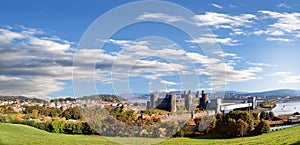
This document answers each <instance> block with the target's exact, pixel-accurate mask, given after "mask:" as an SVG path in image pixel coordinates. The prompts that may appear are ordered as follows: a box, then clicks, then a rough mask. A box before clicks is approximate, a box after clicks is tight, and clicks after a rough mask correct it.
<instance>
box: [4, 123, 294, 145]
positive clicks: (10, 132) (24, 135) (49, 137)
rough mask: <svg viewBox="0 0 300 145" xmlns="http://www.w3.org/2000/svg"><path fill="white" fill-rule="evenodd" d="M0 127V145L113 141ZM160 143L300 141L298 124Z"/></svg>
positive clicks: (27, 128) (22, 128)
mask: <svg viewBox="0 0 300 145" xmlns="http://www.w3.org/2000/svg"><path fill="white" fill-rule="evenodd" d="M0 130H1V131H0V136H1V138H0V144H1V145H2V144H4V145H6V144H9V145H19V144H20V145H26V144H47V145H51V144H55V145H56V144H72V145H73V144H78V145H79V144H80V145H81V144H86V145H88V144H99V145H100V144H115V143H112V142H110V141H108V140H107V139H106V138H104V137H101V136H88V135H65V134H54V133H48V132H46V131H42V130H38V129H35V128H33V127H29V126H25V125H19V124H4V123H0ZM16 137H17V138H18V139H16ZM130 139H131V138H130ZM133 140H134V139H133ZM133 140H131V141H133ZM145 140H147V139H145ZM145 142H146V141H145ZM159 144H195V145H196V144H272V145H273V144H300V126H296V127H293V128H289V129H285V130H281V131H277V132H272V133H267V134H263V135H260V136H253V137H244V138H233V139H196V138H172V139H168V140H165V141H163V142H161V143H159Z"/></svg>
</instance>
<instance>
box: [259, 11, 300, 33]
mask: <svg viewBox="0 0 300 145" xmlns="http://www.w3.org/2000/svg"><path fill="white" fill-rule="evenodd" d="M259 12H260V13H262V14H264V15H265V16H267V18H272V19H276V20H277V21H276V22H275V23H273V24H271V25H269V26H270V27H272V28H275V29H279V30H280V31H284V32H288V33H291V32H294V31H298V30H300V13H296V12H294V13H280V12H272V11H266V10H263V11H259Z"/></svg>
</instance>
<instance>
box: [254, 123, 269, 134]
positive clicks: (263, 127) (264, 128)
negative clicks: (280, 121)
mask: <svg viewBox="0 0 300 145" xmlns="http://www.w3.org/2000/svg"><path fill="white" fill-rule="evenodd" d="M254 131H255V132H256V133H257V134H263V133H267V132H269V131H270V124H269V123H268V122H267V121H265V120H264V119H262V120H261V121H260V122H259V124H258V125H257V126H256V128H255V130H254Z"/></svg>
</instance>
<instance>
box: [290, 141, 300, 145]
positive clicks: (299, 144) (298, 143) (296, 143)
mask: <svg viewBox="0 0 300 145" xmlns="http://www.w3.org/2000/svg"><path fill="white" fill-rule="evenodd" d="M291 145H300V141H297V142H295V143H292V144H291Z"/></svg>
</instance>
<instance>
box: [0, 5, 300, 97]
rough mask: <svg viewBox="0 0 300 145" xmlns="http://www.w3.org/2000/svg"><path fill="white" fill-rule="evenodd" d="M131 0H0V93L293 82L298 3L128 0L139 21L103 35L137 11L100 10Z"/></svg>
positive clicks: (241, 87)
mask: <svg viewBox="0 0 300 145" xmlns="http://www.w3.org/2000/svg"><path fill="white" fill-rule="evenodd" d="M129 2H130V1H127V2H124V1H123V2H122V1H116V0H112V1H94V0H89V1H82V2H74V1H67V0H66V1H37V0H26V1H17V0H2V1H1V5H0V18H1V19H0V51H1V53H0V55H1V56H0V60H1V64H0V70H1V73H0V94H2V95H26V96H35V97H43V98H47V97H61V96H74V92H73V91H74V90H75V92H77V93H76V94H75V96H81V95H88V94H93V93H101V94H102V93H109V94H114V93H116V94H121V93H129V92H132V93H148V92H149V91H153V92H158V91H173V90H186V89H191V90H193V91H196V90H201V89H204V90H207V91H218V90H237V91H264V90H272V89H284V88H290V89H299V85H300V69H299V63H298V62H299V59H300V58H299V55H298V54H300V50H299V44H300V43H299V42H300V41H299V39H300V11H299V10H300V2H297V1H271V0H269V1H247V2H246V1H241V0H232V1H198V0H191V1H189V2H182V1H171V2H172V3H175V4H178V5H179V6H182V7H185V8H186V9H189V10H190V11H191V12H193V15H183V14H178V13H176V11H177V9H174V8H172V7H163V6H162V5H161V6H157V7H156V8H155V10H152V9H151V8H149V7H150V5H145V6H140V7H138V8H137V9H136V10H135V9H134V8H135V7H134V6H133V7H132V13H135V12H136V13H137V15H136V16H135V17H134V20H135V21H137V22H139V23H134V24H131V25H128V26H126V27H124V28H122V29H120V30H118V31H117V32H114V33H113V35H112V36H111V37H109V38H103V37H102V35H101V34H102V33H103V34H104V32H106V31H108V30H109V29H110V28H112V27H114V26H115V25H117V24H118V23H121V22H122V21H126V20H127V19H129V18H130V16H132V15H133V14H132V13H130V12H129V11H128V13H127V12H125V13H124V12H123V13H120V14H118V15H116V17H110V18H109V19H107V21H106V23H105V22H101V19H98V20H97V18H98V17H100V16H105V15H108V14H107V13H108V12H109V11H110V10H111V9H113V8H118V7H119V6H120V5H122V4H126V3H129ZM132 2H134V1H132ZM115 10H118V9H115ZM110 12H111V11H110ZM138 12H139V13H138ZM181 24H184V25H188V26H189V28H190V29H192V28H193V30H194V31H195V33H196V32H199V33H197V34H196V35H197V38H194V37H191V36H190V35H189V34H188V33H187V32H186V31H184V30H182V29H180V28H178V27H176V26H179V25H181ZM99 25H104V26H106V27H107V29H100V28H103V27H100V26H99ZM98 28H99V29H98ZM80 40H81V41H80ZM99 44H104V46H103V47H100V45H99ZM198 44H199V45H200V46H198ZM210 48H211V49H210ZM74 56H75V60H78V61H77V62H75V66H74V65H73V58H74ZM89 66H91V67H93V68H92V69H91V67H89ZM74 69H75V74H76V77H77V78H75V87H74V85H73V84H72V80H74V78H73V77H72V73H73V71H74Z"/></svg>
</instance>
